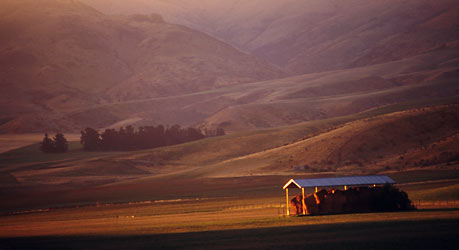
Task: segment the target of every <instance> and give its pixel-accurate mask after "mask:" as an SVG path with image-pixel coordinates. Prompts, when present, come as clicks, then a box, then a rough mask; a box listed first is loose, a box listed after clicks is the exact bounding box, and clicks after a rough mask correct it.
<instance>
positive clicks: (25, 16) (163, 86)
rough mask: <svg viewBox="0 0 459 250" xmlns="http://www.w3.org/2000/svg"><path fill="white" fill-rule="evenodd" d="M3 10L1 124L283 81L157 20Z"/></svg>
mask: <svg viewBox="0 0 459 250" xmlns="http://www.w3.org/2000/svg"><path fill="white" fill-rule="evenodd" d="M0 6H1V8H0V9H1V11H0V86H1V88H2V91H1V93H0V96H1V100H0V107H1V110H2V112H1V114H0V120H1V123H5V122H8V121H12V122H14V120H15V119H19V120H20V121H16V123H19V124H18V126H20V124H22V123H28V124H27V126H30V127H32V128H33V127H39V124H38V125H37V126H34V125H33V123H34V122H35V121H34V120H36V121H40V120H43V121H46V120H50V119H61V117H62V112H63V111H65V112H67V111H70V110H73V109H75V108H78V109H80V108H82V107H87V106H92V105H95V104H98V103H107V102H117V101H120V100H131V99H141V98H147V97H157V96H167V95H177V94H184V93H191V92H194V91H202V90H206V89H214V88H216V87H220V86H225V85H234V84H240V83H244V82H252V81H257V80H263V79H271V78H276V77H279V76H281V75H282V73H281V72H280V71H279V70H277V69H274V68H272V67H270V66H267V65H265V64H263V63H261V62H259V61H257V60H255V59H254V58H252V57H251V56H249V55H246V54H244V53H241V52H239V51H237V50H235V49H234V48H232V47H231V46H228V45H226V44H225V43H222V42H220V41H217V40H215V39H213V38H211V37H210V36H208V35H205V34H203V33H200V32H196V31H194V30H191V29H189V28H186V27H183V26H179V25H173V24H167V23H164V22H163V20H162V18H161V17H160V16H157V15H149V16H130V17H108V16H105V15H103V14H101V13H100V12H98V11H96V10H95V9H92V8H91V7H88V6H86V5H84V4H81V3H80V2H78V1H70V0H44V1H32V0H18V1H13V0H7V1H2V2H1V3H0ZM115 120H116V115H115V117H114V118H113V121H115ZM39 123H40V122H39ZM11 127H13V130H14V127H15V126H13V125H12V126H11ZM51 127H52V126H51ZM56 127H57V128H59V127H60V126H56ZM61 129H64V130H65V129H68V126H62V127H61ZM19 130H20V129H19Z"/></svg>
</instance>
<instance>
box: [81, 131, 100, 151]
mask: <svg viewBox="0 0 459 250" xmlns="http://www.w3.org/2000/svg"><path fill="white" fill-rule="evenodd" d="M80 143H81V144H82V145H83V149H84V150H86V151H95V150H99V149H100V135H99V132H97V130H95V129H92V128H86V129H85V130H84V131H81V138H80Z"/></svg>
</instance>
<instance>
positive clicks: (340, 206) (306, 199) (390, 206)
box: [283, 175, 413, 215]
mask: <svg viewBox="0 0 459 250" xmlns="http://www.w3.org/2000/svg"><path fill="white" fill-rule="evenodd" d="M392 184H395V181H394V180H392V179H391V178H390V177H388V176H385V175H370V176H346V177H334V178H313V179H290V180H289V181H288V182H287V183H286V184H285V185H284V187H283V189H284V190H285V196H286V203H287V211H286V214H287V215H290V210H289V205H291V206H292V208H293V210H294V214H297V215H314V214H327V213H346V212H369V211H395V210H408V209H413V206H412V205H411V201H409V199H408V195H407V194H406V193H405V192H403V191H400V190H398V189H397V188H395V187H393V186H392ZM305 188H314V190H315V192H314V193H312V194H308V195H305ZM326 188H329V189H328V190H327V189H326ZM340 188H342V189H340ZM289 189H300V190H301V194H297V195H296V196H295V197H294V198H293V199H291V200H289ZM319 189H320V190H319Z"/></svg>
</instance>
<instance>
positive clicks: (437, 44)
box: [0, 0, 459, 133]
mask: <svg viewBox="0 0 459 250" xmlns="http://www.w3.org/2000/svg"><path fill="white" fill-rule="evenodd" d="M84 2H86V3H88V4H91V5H92V6H93V7H96V8H97V9H99V10H101V11H103V12H104V13H105V14H102V13H101V12H99V11H97V10H95V9H93V8H92V7H88V6H87V5H84V4H82V3H80V2H78V1H70V0H45V1H31V0H18V1H3V2H2V3H1V4H0V6H1V7H2V8H0V34H1V36H0V64H1V67H0V85H1V86H2V90H3V89H4V90H5V91H2V92H1V93H0V97H1V99H0V110H1V111H2V112H1V113H0V132H4V133H5V132H43V131H46V130H48V131H50V132H51V131H59V130H60V131H78V130H80V129H82V128H83V127H85V126H91V127H96V128H104V127H107V126H112V127H119V126H122V125H127V124H133V125H151V124H158V123H161V124H175V123H178V124H181V125H187V126H197V127H200V128H203V129H205V128H208V129H215V128H216V127H223V128H224V129H225V130H226V131H227V132H229V133H232V132H238V131H246V130H254V129H260V128H269V127H278V126H284V125H292V124H295V123H299V122H304V121H311V120H317V119H324V118H331V117H336V116H342V115H348V114H353V113H356V112H361V111H365V110H368V109H372V108H376V107H380V106H384V105H388V104H394V103H403V102H413V101H419V102H425V103H430V102H431V101H432V100H434V99H439V98H440V99H441V98H449V97H454V96H457V95H458V94H459V87H458V86H459V85H458V84H457V80H458V79H459V74H458V72H459V60H458V58H459V47H458V46H457V45H458V44H459V38H458V32H457V31H456V30H458V29H457V27H458V21H457V18H456V17H457V15H456V14H455V13H456V12H457V10H458V8H457V5H458V4H456V1H452V0H440V1H425V0H416V1H415V0H407V1H395V0H385V1H382V0H376V1H358V0H350V1H332V0H324V1H318V0H304V1H300V0H296V1H295V0H285V1H274V0H247V1H235V0H222V1H213V0H199V1H198V0H189V1H184V0H167V1H166V0H156V1H149V0H143V1H141V0H132V1H120V0H110V1H106V0H84ZM152 12H157V13H160V14H161V15H162V16H164V17H165V20H166V21H171V22H172V21H174V22H177V23H182V24H186V25H188V26H189V27H193V28H195V29H200V30H201V31H204V32H206V33H208V34H210V35H212V36H215V37H218V38H219V39H221V40H222V41H218V40H216V39H214V38H212V37H211V36H210V35H207V34H204V33H201V32H197V31H195V30H192V29H190V28H187V27H185V26H181V25H175V24H170V23H166V22H164V21H163V19H162V17H161V16H159V15H157V14H152ZM139 13H140V14H139ZM108 14H112V15H108ZM115 14H116V15H115ZM118 14H129V15H118ZM224 42H228V43H230V44H232V45H233V46H236V47H238V48H239V49H242V50H244V51H247V52H248V53H251V54H252V56H251V55H248V54H245V53H243V52H241V51H239V50H236V49H234V48H233V47H231V46H230V45H227V44H226V43H224ZM255 57H258V58H262V59H266V60H268V61H269V62H270V63H273V64H277V65H278V66H280V67H283V69H284V71H288V72H289V74H292V75H294V76H289V77H285V76H286V75H285V73H283V72H282V71H281V70H279V69H277V68H276V67H274V66H270V65H268V64H267V63H264V62H261V61H259V60H257V59H256V58H255ZM305 72H306V74H303V73H305Z"/></svg>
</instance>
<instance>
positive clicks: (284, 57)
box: [84, 0, 459, 74]
mask: <svg viewBox="0 0 459 250" xmlns="http://www.w3.org/2000/svg"><path fill="white" fill-rule="evenodd" d="M84 1H85V2H87V3H89V4H91V5H93V6H95V7H96V8H98V9H100V10H101V11H105V12H108V13H150V12H157V13H161V14H162V15H163V16H164V17H165V18H166V20H168V21H171V22H175V23H180V24H184V25H187V26H189V27H193V28H195V29H198V30H201V31H204V32H207V33H209V34H211V35H213V36H215V37H218V38H220V39H222V40H223V41H226V42H228V43H230V44H232V45H233V46H236V47H238V48H240V49H242V50H244V51H248V52H250V53H252V54H253V55H256V56H258V57H260V58H263V59H265V60H267V61H269V62H271V63H275V64H277V65H279V66H281V67H283V68H284V69H286V70H289V71H290V72H291V73H292V74H304V73H311V72H322V71H329V70H337V69H345V68H353V67H360V66H366V65H372V64H378V63H383V62H389V61H392V60H399V59H403V58H405V57H409V56H414V55H419V54H423V53H426V52H431V51H437V50H442V49H446V48H456V47H457V46H458V44H459V32H457V30H459V21H458V20H459V19H458V12H459V3H458V1H456V0H438V1H431V0H407V1H399V0H375V1H364V0H349V1H337V0H283V1H278V0H246V1H237V0H221V1H213V0H189V1H182V0H156V1H148V0H132V1H122V0H110V1H107V0H84Z"/></svg>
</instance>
